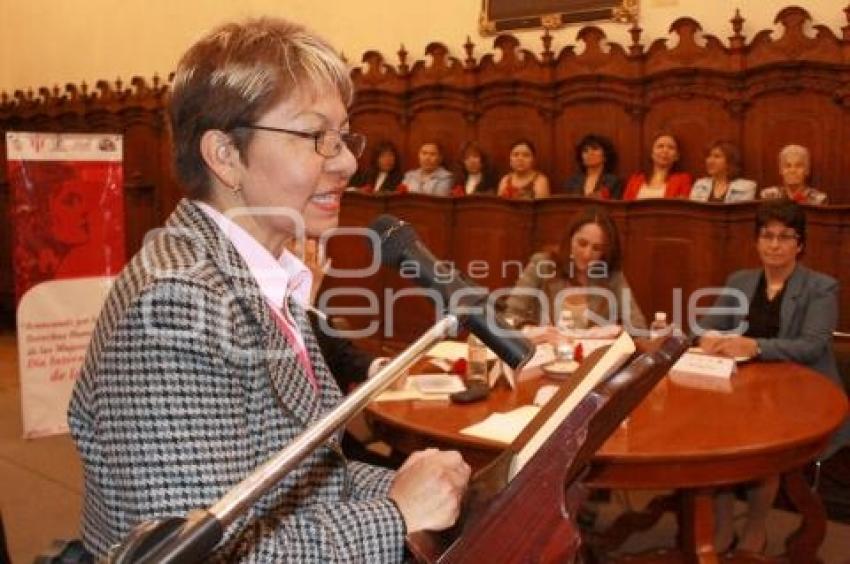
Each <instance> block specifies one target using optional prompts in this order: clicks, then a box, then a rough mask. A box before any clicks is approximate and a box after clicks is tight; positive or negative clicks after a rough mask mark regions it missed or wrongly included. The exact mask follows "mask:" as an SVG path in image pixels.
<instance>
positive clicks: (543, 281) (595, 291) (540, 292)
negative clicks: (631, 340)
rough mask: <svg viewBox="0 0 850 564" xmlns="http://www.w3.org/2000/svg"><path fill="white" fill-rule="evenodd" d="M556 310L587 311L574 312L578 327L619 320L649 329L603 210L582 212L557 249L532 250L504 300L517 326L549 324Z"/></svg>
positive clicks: (593, 208) (628, 326)
mask: <svg viewBox="0 0 850 564" xmlns="http://www.w3.org/2000/svg"><path fill="white" fill-rule="evenodd" d="M562 298H563V299H562ZM543 307H546V308H547V310H543V309H542V308H543ZM558 308H561V309H563V308H567V309H570V310H571V311H573V312H574V313H575V312H577V311H583V314H580V315H574V319H575V320H576V326H577V327H579V328H583V327H587V326H604V325H614V324H617V323H619V322H621V321H622V322H623V323H624V325H625V326H626V330H628V331H631V330H632V329H633V328H638V329H645V328H646V320H645V319H644V317H643V314H642V313H641V311H640V308H639V307H638V304H637V302H636V301H635V299H634V297H633V296H632V293H631V289H630V288H629V283H628V282H627V281H626V277H625V276H624V275H623V271H622V270H621V252H620V236H619V234H618V233H617V227H616V226H615V225H614V222H613V221H612V220H611V217H610V216H609V215H608V214H607V213H606V212H605V210H603V209H602V208H599V207H596V206H590V207H587V208H585V209H584V210H582V211H581V212H579V214H578V215H577V216H576V217H575V218H574V219H573V221H572V222H571V223H570V225H569V227H568V228H567V231H566V233H565V234H564V238H563V240H562V241H561V246H560V248H559V249H558V251H557V252H555V253H549V252H541V253H536V254H534V255H533V256H532V257H531V260H530V261H529V263H528V265H527V266H526V268H525V270H524V271H523V273H522V276H520V278H519V280H517V283H516V285H515V286H514V289H513V292H512V293H511V295H510V296H509V297H508V299H507V302H506V314H507V315H509V316H512V317H513V318H514V319H515V320H516V324H517V325H523V324H533V325H548V324H550V323H551V322H552V321H554V320H557V319H558V318H559V317H560V311H559V309H558Z"/></svg>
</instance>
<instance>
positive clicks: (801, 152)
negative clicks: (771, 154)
mask: <svg viewBox="0 0 850 564" xmlns="http://www.w3.org/2000/svg"><path fill="white" fill-rule="evenodd" d="M795 155H796V156H799V157H801V158H802V159H803V162H804V163H805V164H806V174H808V173H809V172H811V170H812V160H811V156H810V155H809V150H808V149H807V148H805V147H803V146H802V145H785V146H784V147H782V149H780V151H779V160H778V162H779V168H780V169H781V168H782V162H783V161H784V160H785V159H787V158H788V157H792V156H795Z"/></svg>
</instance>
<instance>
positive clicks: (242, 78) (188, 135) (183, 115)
mask: <svg viewBox="0 0 850 564" xmlns="http://www.w3.org/2000/svg"><path fill="white" fill-rule="evenodd" d="M327 88H330V89H335V90H336V91H337V92H338V93H339V96H340V98H341V99H342V101H343V103H344V104H345V105H349V104H350V103H351V100H352V97H353V94H354V87H353V85H352V82H351V77H350V75H349V69H348V66H347V65H346V64H345V63H344V62H343V61H342V59H341V58H340V57H339V55H338V54H337V53H336V51H334V49H333V48H332V47H331V46H330V44H329V43H327V42H326V41H325V40H324V39H322V38H320V37H318V36H317V35H315V34H314V33H312V32H310V31H308V30H306V29H305V28H304V27H302V26H300V25H298V24H294V23H292V22H289V21H286V20H283V19H278V18H261V19H252V20H247V21H244V22H241V23H227V24H224V25H222V26H221V27H219V28H217V29H215V30H213V31H212V32H210V33H208V34H207V35H205V36H204V37H202V38H201V39H200V40H198V41H197V42H196V43H195V44H194V45H192V46H191V47H190V48H189V50H188V51H186V53H185V54H184V55H183V57H182V58H181V59H180V62H179V64H178V66H177V71H176V72H175V75H174V82H173V87H172V91H171V99H170V101H169V106H168V118H169V123H170V126H171V134H172V142H173V149H172V154H173V159H174V169H175V173H176V175H177V179H178V180H179V181H180V182H181V183H182V184H183V186H184V187H185V189H186V191H187V192H188V194H189V196H190V197H193V198H203V197H204V196H206V195H207V193H208V191H209V188H210V178H209V173H208V170H207V167H206V165H205V163H204V160H203V157H202V156H201V150H200V141H201V137H202V136H203V134H204V133H205V132H206V131H208V130H211V129H219V130H221V131H224V132H227V133H228V134H229V136H230V138H231V140H232V141H233V143H234V145H235V146H236V148H237V149H239V153H240V155H242V158H243V159H244V155H245V151H244V149H245V148H246V147H247V146H248V144H249V143H250V141H251V139H252V131H251V130H250V129H234V128H236V127H237V126H239V125H248V124H252V123H254V122H255V121H256V120H257V119H259V117H260V116H262V115H263V114H264V113H265V112H267V111H268V110H269V109H271V108H272V106H274V105H275V104H278V103H280V102H282V101H286V100H290V99H292V98H295V97H296V96H303V95H308V96H315V95H317V94H318V93H319V92H322V91H323V90H325V89H327Z"/></svg>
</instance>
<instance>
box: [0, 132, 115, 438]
mask: <svg viewBox="0 0 850 564" xmlns="http://www.w3.org/2000/svg"><path fill="white" fill-rule="evenodd" d="M122 145H123V144H122V137H121V136H120V135H115V134H102V133H101V134H65V133H63V134H55V133H21V132H9V133H7V134H6V149H7V162H8V178H9V185H10V188H11V194H12V223H13V229H14V251H13V261H14V269H15V294H16V298H17V303H18V311H17V321H18V356H19V362H20V367H19V370H20V374H21V395H22V407H23V419H24V436H27V437H33V436H42V435H47V434H53V433H57V432H64V431H65V430H66V429H67V427H66V422H65V410H66V407H67V403H68V398H69V396H70V392H71V389H72V387H73V383H74V381H75V380H76V375H77V372H78V370H79V368H80V365H81V364H82V359H83V355H84V354H85V349H86V347H87V345H88V340H89V335H90V334H91V330H92V328H93V326H94V321H95V320H96V318H97V314H98V312H99V311H100V307H101V305H102V303H103V299H104V296H105V289H106V288H108V285H109V282H110V281H111V280H112V278H113V277H114V276H115V275H116V274H117V273H118V272H119V271H120V270H121V268H123V266H124V262H125V252H124V193H123V167H122Z"/></svg>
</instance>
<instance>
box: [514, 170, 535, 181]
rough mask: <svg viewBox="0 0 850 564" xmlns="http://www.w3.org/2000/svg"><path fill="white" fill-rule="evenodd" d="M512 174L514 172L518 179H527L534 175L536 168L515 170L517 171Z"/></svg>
mask: <svg viewBox="0 0 850 564" xmlns="http://www.w3.org/2000/svg"><path fill="white" fill-rule="evenodd" d="M512 174H513V177H514V178H515V179H517V180H527V179H529V178H531V177H532V176H534V169H533V168H530V169H528V170H523V171H518V170H515V171H513V173H512Z"/></svg>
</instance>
